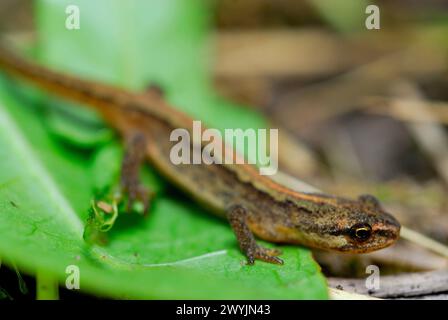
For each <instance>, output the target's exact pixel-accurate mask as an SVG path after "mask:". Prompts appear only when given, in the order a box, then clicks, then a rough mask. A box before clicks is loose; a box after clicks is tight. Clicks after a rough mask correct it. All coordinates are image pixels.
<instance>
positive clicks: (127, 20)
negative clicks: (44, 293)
mask: <svg viewBox="0 0 448 320" xmlns="http://www.w3.org/2000/svg"><path fill="white" fill-rule="evenodd" d="M72 3H76V4H79V5H80V8H81V13H82V20H81V30H78V31H68V30H66V29H65V27H64V25H65V24H64V23H65V21H64V20H65V6H66V5H67V4H72ZM200 3H201V2H189V1H188V2H187V1H180V0H179V1H126V2H123V1H119V0H114V1H110V0H108V1H104V0H100V1H99V0H96V1H87V0H84V1H80V0H78V1H65V0H64V1H61V0H57V1H54V0H53V1H50V0H45V1H43V0H42V1H37V6H36V8H37V10H38V15H37V21H38V26H39V29H40V35H41V39H42V43H41V44H43V46H42V47H40V57H41V59H42V61H43V62H45V63H47V64H49V65H52V66H54V67H55V68H59V69H61V70H69V71H71V72H73V73H76V74H80V75H83V76H86V77H92V78H96V79H99V80H102V81H108V82H112V83H116V84H118V85H121V86H125V87H128V88H131V89H138V88H143V87H144V85H145V83H144V82H145V81H146V80H147V79H152V80H156V81H157V82H159V83H163V85H164V86H165V87H166V88H167V92H168V98H169V99H170V100H171V101H175V102H178V103H179V105H181V106H182V107H183V108H184V110H185V111H187V112H190V113H191V114H196V115H200V116H201V117H200V118H201V119H207V120H208V121H209V123H216V124H217V126H218V125H220V126H221V127H222V128H225V127H233V126H242V127H244V126H246V127H257V126H263V120H262V118H261V117H260V116H258V115H256V114H255V113H253V112H251V111H248V110H244V109H241V108H238V107H236V106H231V105H229V103H225V102H222V101H221V102H219V100H218V99H217V98H216V97H214V95H213V93H212V91H211V90H210V88H209V87H208V85H209V82H208V74H207V70H206V69H205V66H204V62H203V60H202V58H199V57H203V56H204V55H201V54H200V52H202V51H203V50H204V48H203V44H204V41H205V37H206V30H207V28H206V21H207V17H206V12H207V10H206V8H204V7H202V6H200V5H199V4H200ZM1 80H2V79H1V78H0V257H1V258H3V261H4V262H5V263H8V264H10V265H12V264H13V263H14V264H16V265H17V266H18V267H19V268H20V269H21V270H23V271H25V272H27V273H31V274H36V273H38V274H39V275H40V278H43V279H49V282H52V281H53V279H55V280H58V281H59V283H60V284H62V285H63V284H64V283H65V281H66V277H67V276H68V274H66V268H67V266H70V265H75V266H78V267H79V270H80V281H81V285H80V288H81V290H83V291H86V292H91V293H94V294H98V295H101V296H107V297H118V298H139V299H141V298H159V299H164V298H171V299H173V298H192V299H195V298H208V299H219V298H228V299H240V298H254V299H268V298H269V299H277V298H284V299H301V298H307V299H324V298H326V297H327V289H326V284H325V281H324V278H323V276H322V275H321V274H320V272H319V266H318V265H317V264H316V263H315V262H314V261H313V259H312V257H311V254H310V252H309V251H308V250H307V249H304V248H299V247H292V246H284V247H282V249H283V251H284V255H283V256H282V257H283V258H284V260H285V265H284V266H277V265H271V264H267V263H263V262H258V261H257V262H256V265H255V266H247V265H246V264H245V263H244V260H245V259H244V257H243V255H242V254H241V253H240V252H239V250H238V246H237V243H236V240H235V237H234V235H233V233H232V231H231V229H230V227H229V226H228V224H227V223H226V222H225V221H223V220H219V219H217V218H215V217H214V216H213V215H211V214H209V213H208V212H206V211H205V210H203V209H201V208H200V207H198V206H197V205H196V204H194V203H193V202H192V201H191V200H190V199H188V198H186V197H184V196H182V195H180V194H177V193H176V194H173V193H167V192H165V190H166V187H165V184H164V183H163V182H161V180H160V178H158V177H157V175H154V174H153V173H148V175H149V178H148V181H149V184H150V185H152V186H153V187H154V188H159V189H157V192H158V194H157V196H156V198H155V200H154V202H153V204H152V208H151V212H150V214H149V217H147V218H143V217H141V216H138V215H128V214H121V215H119V217H118V219H117V222H116V225H115V226H114V228H112V230H111V231H110V232H109V233H108V238H109V239H108V240H109V242H108V244H107V245H106V246H104V247H98V246H90V245H88V244H86V243H85V242H84V240H83V238H82V235H83V228H84V223H85V221H86V220H87V214H88V208H89V205H90V200H91V198H92V196H93V193H94V190H95V188H96V187H97V186H98V185H101V184H104V183H107V181H108V180H109V179H111V177H113V174H111V175H110V176H109V175H108V173H107V171H109V170H111V171H113V170H116V163H110V166H108V165H107V164H108V163H109V161H114V159H116V158H117V154H118V157H119V153H120V152H119V150H118V152H117V153H115V152H116V150H117V149H114V147H110V146H109V147H108V146H105V147H104V148H102V149H99V150H98V151H97V152H93V153H85V152H83V151H82V150H79V149H78V148H72V147H70V146H67V145H65V144H64V143H61V141H60V140H59V139H55V138H54V135H53V134H52V133H51V130H49V126H48V118H47V117H46V112H45V110H44V109H42V108H36V106H35V105H34V103H33V102H32V101H26V100H24V99H21V97H20V96H19V95H13V94H12V93H11V92H13V91H11V90H5V89H4V87H5V86H7V85H8V86H10V85H9V82H8V83H7V82H6V81H1ZM204 101H205V102H204ZM224 107H225V108H224ZM221 120H223V121H222V122H221ZM213 125H215V124H213ZM114 150H115V151H114ZM114 166H115V169H114ZM101 169H103V170H104V171H103V174H104V175H103V176H101ZM97 174H100V175H99V176H97ZM265 245H266V246H271V244H267V243H266V244H265ZM51 296H55V295H54V294H52V295H51Z"/></svg>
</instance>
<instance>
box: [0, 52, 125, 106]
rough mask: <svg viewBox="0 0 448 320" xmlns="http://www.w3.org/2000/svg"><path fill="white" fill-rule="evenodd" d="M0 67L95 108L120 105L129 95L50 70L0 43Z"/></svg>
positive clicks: (51, 91)
mask: <svg viewBox="0 0 448 320" xmlns="http://www.w3.org/2000/svg"><path fill="white" fill-rule="evenodd" d="M0 70H2V71H5V72H6V73H7V74H10V75H12V76H16V77H18V78H22V79H24V80H26V81H29V82H31V83H32V84H34V85H36V86H37V87H40V88H42V89H44V90H45V91H47V92H49V93H52V94H56V95H58V96H60V97H63V98H67V99H69V100H71V101H74V102H80V103H87V104H88V105H91V106H94V107H97V108H101V107H104V105H105V104H107V105H109V106H110V105H114V106H118V107H119V106H120V101H125V100H126V98H129V96H131V95H132V94H131V93H129V92H127V91H125V90H122V89H120V88H116V87H113V86H109V85H105V84H101V83H97V82H93V81H88V80H83V79H80V78H77V77H73V76H70V75H68V74H65V73H62V72H55V71H52V70H50V69H49V68H47V67H44V66H41V65H38V64H36V63H33V62H31V61H30V60H28V59H26V58H23V57H21V56H19V55H17V54H15V53H14V52H13V51H12V50H10V49H9V48H7V47H6V46H5V45H3V44H0Z"/></svg>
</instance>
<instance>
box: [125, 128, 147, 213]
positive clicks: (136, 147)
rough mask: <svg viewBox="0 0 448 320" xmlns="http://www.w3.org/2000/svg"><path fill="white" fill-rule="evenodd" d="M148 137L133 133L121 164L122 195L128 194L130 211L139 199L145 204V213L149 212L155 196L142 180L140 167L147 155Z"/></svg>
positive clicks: (128, 139)
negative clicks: (152, 198) (151, 201)
mask: <svg viewBox="0 0 448 320" xmlns="http://www.w3.org/2000/svg"><path fill="white" fill-rule="evenodd" d="M147 144H148V141H147V138H146V137H145V135H144V134H142V133H133V134H132V135H130V136H129V137H128V138H127V139H126V150H125V154H124V158H123V163H122V165H121V179H120V189H121V190H120V191H121V196H123V195H125V194H127V195H128V203H127V210H128V211H130V210H131V209H132V208H133V206H134V204H135V203H136V202H137V201H139V202H141V203H142V205H143V213H144V214H147V212H148V209H149V205H150V200H151V197H152V196H153V194H152V192H150V191H149V190H148V189H147V188H145V187H144V186H143V185H142V184H141V182H140V169H141V167H142V165H143V162H144V160H145V155H146V146H147Z"/></svg>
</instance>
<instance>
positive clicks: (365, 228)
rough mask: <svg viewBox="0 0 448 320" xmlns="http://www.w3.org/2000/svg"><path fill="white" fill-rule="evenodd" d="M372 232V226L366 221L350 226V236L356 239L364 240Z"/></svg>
mask: <svg viewBox="0 0 448 320" xmlns="http://www.w3.org/2000/svg"><path fill="white" fill-rule="evenodd" d="M371 234H372V227H371V226H370V225H369V224H367V223H359V224H355V225H354V226H353V227H351V228H350V236H351V237H352V238H353V239H355V240H357V241H366V240H367V239H369V238H370V235H371Z"/></svg>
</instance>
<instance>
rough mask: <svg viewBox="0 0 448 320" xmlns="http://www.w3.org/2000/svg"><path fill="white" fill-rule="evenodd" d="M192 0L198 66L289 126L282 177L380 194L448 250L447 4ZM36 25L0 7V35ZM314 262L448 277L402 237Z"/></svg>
mask: <svg viewBox="0 0 448 320" xmlns="http://www.w3.org/2000/svg"><path fill="white" fill-rule="evenodd" d="M175 3H177V4H179V3H183V2H182V1H173V5H172V7H173V8H175V7H176V5H175ZM194 3H195V5H198V6H199V7H200V9H198V10H197V11H195V14H196V15H199V16H200V17H202V18H199V19H197V21H200V23H198V25H197V26H196V27H198V26H199V27H198V28H201V30H203V31H201V32H199V34H200V35H201V37H200V39H199V40H197V39H196V38H194V39H189V41H192V43H196V44H197V43H203V48H202V49H204V52H206V55H205V56H206V58H205V59H204V60H201V61H199V62H198V61H196V60H195V59H193V60H191V61H194V63H197V64H198V65H202V67H201V68H203V69H204V70H203V71H201V70H199V71H198V73H201V72H202V76H201V79H203V81H205V82H207V85H206V86H212V88H213V89H212V90H213V92H214V94H216V93H218V95H219V97H220V98H221V99H224V100H225V101H231V102H232V106H233V107H238V108H242V109H245V110H248V111H247V112H248V113H247V115H248V117H250V115H252V114H262V115H263V116H264V119H265V120H266V121H267V122H268V123H269V124H270V126H272V127H274V128H280V169H281V170H282V171H284V172H286V173H287V174H289V175H291V176H294V177H297V178H299V179H300V180H303V181H306V182H309V183H312V184H313V185H314V186H315V187H317V188H319V189H320V190H324V191H325V192H328V193H334V194H338V195H345V196H350V197H353V196H357V195H358V194H360V193H371V194H373V195H375V196H377V197H378V198H379V199H380V200H381V201H382V202H383V203H384V204H385V207H386V208H387V209H388V210H389V211H390V212H393V214H394V215H395V216H397V218H398V219H399V220H400V221H401V223H402V224H403V225H405V226H407V227H409V228H411V229H413V230H416V231H418V232H421V233H422V234H425V235H427V236H429V237H431V238H433V239H435V240H437V241H439V242H441V243H442V244H447V243H448V214H447V208H448V197H447V187H448V135H447V125H448V70H447V66H448V2H447V1H443V0H426V1H417V0H381V1H380V0H377V1H364V0H332V1H328V0H306V1H296V0H276V1H272V0H245V1H238V0H216V1H210V2H207V3H206V4H205V3H201V2H200V1H194ZM369 4H375V5H377V6H378V7H379V9H380V29H379V30H368V29H367V28H366V26H365V21H366V19H367V18H368V16H369V14H366V13H365V9H366V7H367V6H368V5H369ZM179 6H180V7H182V6H183V5H179ZM167 10H168V9H167ZM150 15H151V17H152V18H155V17H156V16H155V13H150ZM33 18H35V15H34V14H33V4H32V2H31V1H27V0H0V30H2V32H4V33H5V32H6V33H8V34H9V35H12V36H14V37H15V38H19V39H23V41H36V38H37V33H36V24H35V21H34V19H33ZM148 19H149V18H148ZM186 21H187V20H186ZM41 22H42V21H41ZM40 28H41V30H42V29H45V24H44V26H43V27H42V24H41V27H40ZM154 32H157V30H156V31H154ZM38 36H40V37H42V38H41V40H43V41H44V42H45V41H46V40H47V41H48V39H47V38H45V35H42V34H39V35H38ZM204 39H205V40H204ZM167 41H168V40H167ZM194 41H198V42H194ZM50 47H51V45H50ZM93 49H96V48H93ZM50 51H51V50H50ZM198 52H199V51H197V52H196V51H194V50H193V52H192V55H193V56H195V54H196V53H198ZM201 52H202V51H201ZM49 55H50V56H51V53H50V54H49ZM99 56H100V55H99ZM61 59H62V58H61ZM191 61H190V62H191ZM154 64H157V61H156V62H154ZM199 69H200V68H199ZM182 70H184V69H182ZM185 70H186V69H185ZM185 70H184V71H183V72H187V71H185ZM86 72H88V71H86ZM163 72H164V70H161V71H160V73H161V74H162V73H163ZM178 76H179V74H177V73H176V72H174V73H172V75H171V77H172V78H176V77H178ZM98 77H101V74H99V75H98ZM150 78H151V79H152V80H155V81H156V82H159V83H161V84H162V85H163V87H166V88H167V92H168V96H169V97H170V100H173V101H174V102H176V101H182V99H183V94H185V92H186V91H189V90H190V91H195V90H196V91H197V88H199V87H201V86H202V85H203V84H197V83H196V85H191V86H190V87H188V88H185V85H184V84H183V85H182V87H180V88H181V90H180V92H183V94H180V95H179V94H177V93H176V92H179V90H177V91H176V88H177V89H179V87H178V86H177V85H176V84H175V83H174V82H173V81H172V80H171V79H172V78H170V77H165V76H164V75H163V76H160V75H157V72H156V73H155V75H154V74H153V75H152V76H151V77H150ZM112 81H114V80H113V79H112ZM119 81H120V80H119V79H116V81H115V82H119ZM201 81H202V80H201ZM199 82H200V81H199ZM201 83H202V82H201ZM128 85H129V86H130V87H133V88H135V89H139V88H140V86H141V85H143V84H139V83H135V84H132V83H130V84H129V83H128ZM176 86H177V87H176ZM192 95H193V96H194V94H192ZM193 99H197V100H201V101H202V100H203V99H202V96H201V97H193ZM206 101H207V100H206ZM186 109H187V111H190V112H191V113H192V114H195V112H199V111H197V110H195V109H192V108H190V109H188V107H186ZM224 110H225V109H222V110H212V111H210V112H211V113H214V114H215V115H216V114H222V113H225V111H224ZM201 112H202V111H201ZM222 121H223V123H222V124H218V126H219V125H222V126H225V122H226V121H231V119H228V120H226V119H225V117H223V120H222ZM280 179H285V178H284V177H283V178H280ZM315 257H316V258H317V259H318V261H319V262H320V264H321V266H322V267H323V270H324V272H325V274H326V275H328V276H330V277H336V276H337V277H344V276H350V277H353V276H355V275H358V276H362V275H365V266H366V265H369V264H377V265H380V266H381V267H382V269H381V270H382V272H383V270H384V272H385V273H390V274H396V273H397V272H409V271H428V270H435V269H443V268H446V267H447V260H446V258H444V257H441V256H439V255H437V254H434V253H432V252H430V251H428V250H426V249H423V248H422V247H420V246H419V245H418V244H415V243H414V244H411V243H410V242H405V241H400V242H399V243H398V245H396V246H394V247H392V248H390V249H386V250H382V251H379V252H377V253H372V254H368V255H362V256H359V255H357V256H350V255H327V254H324V253H321V252H315ZM330 283H331V278H330Z"/></svg>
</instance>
